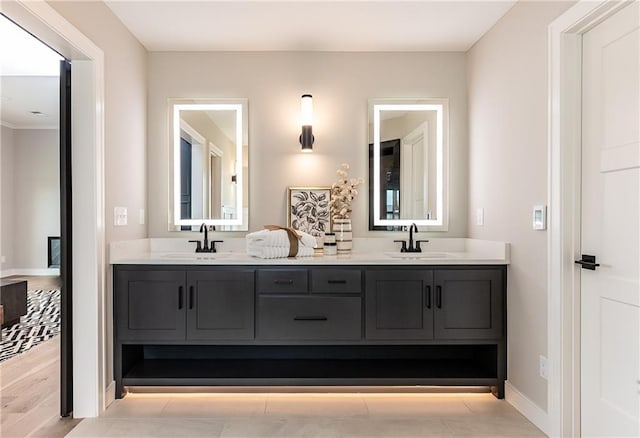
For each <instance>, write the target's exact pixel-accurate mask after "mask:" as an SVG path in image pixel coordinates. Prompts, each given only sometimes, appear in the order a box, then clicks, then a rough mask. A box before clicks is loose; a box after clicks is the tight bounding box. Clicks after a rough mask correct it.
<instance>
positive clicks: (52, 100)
mask: <svg viewBox="0 0 640 438" xmlns="http://www.w3.org/2000/svg"><path fill="white" fill-rule="evenodd" d="M0 88H1V90H2V93H1V97H0V98H1V99H2V100H1V102H0V120H2V124H3V125H5V126H8V127H9V128H14V129H58V127H59V126H60V116H59V114H60V109H59V100H60V97H59V96H60V91H59V90H60V79H59V78H58V77H57V76H2V77H1V78H0ZM32 111H40V112H41V113H42V115H35V114H33V113H32Z"/></svg>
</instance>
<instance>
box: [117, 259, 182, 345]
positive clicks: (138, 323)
mask: <svg viewBox="0 0 640 438" xmlns="http://www.w3.org/2000/svg"><path fill="white" fill-rule="evenodd" d="M184 286H185V273H184V272H182V271H146V270H141V271H117V272H116V284H115V291H116V293H115V300H116V302H115V309H116V311H115V319H116V329H117V336H118V338H119V339H120V340H144V341H156V340H158V341H162V340H182V339H184V338H185V334H186V319H185V317H186V310H185V305H186V302H185V288H184Z"/></svg>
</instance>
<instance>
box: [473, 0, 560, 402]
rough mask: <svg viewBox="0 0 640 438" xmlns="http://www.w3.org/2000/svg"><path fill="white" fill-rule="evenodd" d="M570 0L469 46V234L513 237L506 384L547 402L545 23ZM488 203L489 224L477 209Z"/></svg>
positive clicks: (512, 21)
mask: <svg viewBox="0 0 640 438" xmlns="http://www.w3.org/2000/svg"><path fill="white" fill-rule="evenodd" d="M569 6H571V3H569V2H519V3H517V4H516V5H515V6H514V7H513V8H512V9H511V10H510V11H509V12H508V13H507V14H506V15H505V16H504V17H503V18H502V19H501V20H500V21H499V22H498V23H497V24H496V25H495V26H494V27H493V29H491V30H490V31H489V32H488V33H487V34H485V35H484V37H483V38H482V39H481V40H480V41H479V42H478V43H476V45H475V46H474V47H473V48H472V49H471V50H470V51H469V53H468V66H469V122H470V123H469V139H470V141H469V212H470V215H469V235H470V237H473V238H478V239H491V240H503V241H508V242H511V266H510V267H509V272H508V315H509V321H508V338H509V345H508V362H509V365H508V372H509V382H510V383H511V384H512V385H513V386H515V387H516V388H517V389H518V390H519V391H520V392H522V393H523V394H524V395H525V396H527V397H528V398H529V399H531V400H532V401H533V402H534V403H535V404H537V405H538V406H540V407H541V408H542V409H546V408H547V382H546V381H545V380H543V379H542V378H541V377H540V375H539V370H538V356H539V355H545V356H546V354H547V287H546V275H547V269H546V265H547V233H546V231H533V230H532V225H531V222H532V219H531V215H532V208H533V206H534V205H537V204H546V203H547V26H548V24H549V23H550V22H551V21H553V19H555V18H556V17H557V16H559V15H560V14H561V13H562V12H564V11H565V10H566V9H568V7H569ZM477 208H484V220H485V224H484V226H476V225H475V211H476V209H477Z"/></svg>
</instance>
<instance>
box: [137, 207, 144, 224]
mask: <svg viewBox="0 0 640 438" xmlns="http://www.w3.org/2000/svg"><path fill="white" fill-rule="evenodd" d="M138 223H139V224H140V225H144V208H141V209H140V211H139V212H138Z"/></svg>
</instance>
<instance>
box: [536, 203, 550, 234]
mask: <svg viewBox="0 0 640 438" xmlns="http://www.w3.org/2000/svg"><path fill="white" fill-rule="evenodd" d="M533 229H534V230H546V229H547V207H546V206H544V205H534V206H533Z"/></svg>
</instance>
